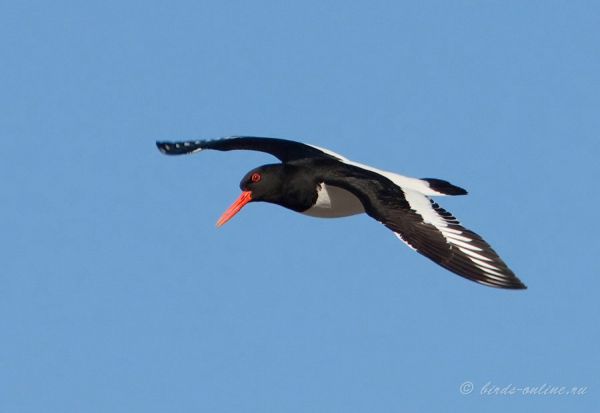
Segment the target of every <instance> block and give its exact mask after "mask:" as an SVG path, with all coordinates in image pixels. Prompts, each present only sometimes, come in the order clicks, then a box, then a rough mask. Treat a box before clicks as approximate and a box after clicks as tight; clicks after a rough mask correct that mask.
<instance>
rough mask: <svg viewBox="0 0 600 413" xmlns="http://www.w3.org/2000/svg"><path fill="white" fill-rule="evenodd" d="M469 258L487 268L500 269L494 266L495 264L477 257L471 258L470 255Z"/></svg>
mask: <svg viewBox="0 0 600 413" xmlns="http://www.w3.org/2000/svg"><path fill="white" fill-rule="evenodd" d="M469 259H470V260H471V261H473V262H474V263H475V264H477V266H478V267H485V268H488V269H490V270H494V271H498V268H496V267H494V266H493V265H490V264H488V263H487V262H484V261H481V260H478V259H477V258H471V257H469Z"/></svg>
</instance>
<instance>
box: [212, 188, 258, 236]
mask: <svg viewBox="0 0 600 413" xmlns="http://www.w3.org/2000/svg"><path fill="white" fill-rule="evenodd" d="M251 200H252V192H250V191H244V192H242V195H240V197H239V198H238V199H237V200H236V201H235V202H234V203H233V205H231V206H230V207H229V209H228V210H227V211H225V212H224V213H223V215H221V218H219V220H218V221H217V227H220V226H221V225H223V224H225V223H226V222H227V221H229V220H230V219H231V218H233V216H234V215H235V214H237V213H238V212H240V209H242V208H243V207H244V205H246V204H247V203H248V202H250V201H251Z"/></svg>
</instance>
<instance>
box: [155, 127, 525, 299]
mask: <svg viewBox="0 0 600 413" xmlns="http://www.w3.org/2000/svg"><path fill="white" fill-rule="evenodd" d="M156 146H157V147H158V149H159V150H160V151H161V152H162V153H164V154H167V155H182V154H192V153H196V152H200V151H202V150H205V149H214V150H218V151H230V150H238V149H244V150H252V151H260V152H266V153H269V154H271V155H273V156H275V157H276V158H278V159H279V160H280V161H281V162H280V163H275V164H268V165H263V166H259V167H258V168H255V169H253V170H251V171H250V172H248V173H247V174H246V175H245V176H244V177H243V178H242V181H241V182H240V188H241V189H242V194H241V195H240V196H239V198H238V199H237V200H236V201H235V202H234V203H233V205H231V207H230V208H229V209H227V211H225V213H224V214H223V215H222V216H221V218H220V219H219V220H218V221H217V226H221V225H223V224H225V223H226V222H227V221H229V220H230V219H231V218H232V217H233V216H234V215H235V214H237V213H238V212H239V211H240V210H241V209H242V208H243V207H244V205H246V204H247V203H249V202H258V201H262V202H270V203H273V204H277V205H281V206H283V207H285V208H288V209H291V210H293V211H296V212H299V213H302V214H305V215H309V216H313V217H322V218H337V217H345V216H350V215H355V214H360V213H363V212H364V213H366V214H367V215H369V216H370V217H372V218H373V219H375V220H377V221H379V222H381V223H382V224H383V225H385V226H386V227H388V228H389V229H390V230H392V231H393V232H394V234H395V235H396V236H397V237H398V238H399V239H400V240H402V241H403V242H404V243H406V244H407V245H408V246H409V247H410V248H412V249H413V250H415V251H417V252H418V253H420V254H422V255H424V256H426V257H427V258H429V259H431V260H432V261H434V262H436V263H437V264H439V265H441V266H442V267H444V268H446V269H448V270H450V271H452V272H454V273H456V274H458V275H460V276H462V277H464V278H467V279H469V280H471V281H475V282H477V283H479V284H483V285H487V286H490V287H498V288H507V289H524V288H527V287H526V286H525V285H524V284H523V283H522V282H521V281H520V280H519V279H518V278H517V277H516V276H515V274H514V273H513V272H512V271H511V270H510V269H509V268H508V266H507V265H506V264H505V263H504V261H502V259H501V258H500V257H499V256H498V254H496V252H495V251H494V250H493V249H492V248H491V247H490V245H489V244H488V243H487V242H485V241H484V240H483V239H482V238H481V237H480V236H479V235H477V234H476V233H474V232H473V231H470V230H468V229H466V228H464V227H463V226H462V225H460V223H459V222H458V220H457V219H456V218H455V217H454V216H453V215H452V214H451V213H449V212H448V211H446V210H444V209H442V208H441V207H440V206H439V205H438V204H437V203H436V202H434V201H432V200H431V199H430V197H432V196H444V195H465V194H466V193H467V191H465V190H464V189H462V188H460V187H458V186H455V185H452V184H451V183H449V182H447V181H444V180H441V179H433V178H423V179H417V178H410V177H406V176H402V175H398V174H395V173H392V172H386V171H382V170H380V169H376V168H373V167H371V166H367V165H363V164H360V163H357V162H353V161H351V160H349V159H347V158H345V157H343V156H341V155H339V154H337V153H334V152H332V151H330V150H327V149H324V148H320V147H318V146H314V145H308V144H304V143H301V142H296V141H291V140H286V139H275V138H260V137H250V136H233V137H228V138H224V139H215V140H193V141H180V142H156Z"/></svg>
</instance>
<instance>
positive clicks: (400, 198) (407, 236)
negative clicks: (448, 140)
mask: <svg viewBox="0 0 600 413" xmlns="http://www.w3.org/2000/svg"><path fill="white" fill-rule="evenodd" d="M324 181H325V182H326V183H327V184H331V185H336V186H340V187H342V188H344V189H346V190H348V191H350V192H352V193H353V194H354V195H356V196H357V197H358V198H359V199H360V201H361V202H362V203H363V206H364V208H365V212H366V213H367V214H368V215H369V216H371V217H372V218H374V219H376V220H377V221H379V222H381V223H383V224H384V225H385V226H386V227H388V228H389V229H391V230H392V231H393V232H394V233H395V234H396V236H397V237H398V238H400V239H401V240H402V241H404V242H405V243H406V244H407V245H408V246H409V247H411V248H412V249H413V250H415V251H417V252H418V253H420V254H422V255H424V256H426V257H427V258H429V259H431V260H432V261H434V262H436V263H437V264H439V265H441V266H442V267H444V268H446V269H448V270H450V271H452V272H454V273H456V274H458V275H460V276H462V277H465V278H467V279H469V280H472V281H475V282H477V283H480V284H484V285H488V286H491V287H498V288H509V289H523V288H527V287H526V286H525V285H524V284H523V283H522V282H521V281H520V280H519V279H518V278H517V277H516V276H515V274H514V273H513V272H512V271H511V270H510V269H509V268H508V266H507V265H506V264H505V263H504V261H502V259H501V258H500V257H499V256H498V254H497V253H496V252H495V251H494V250H493V249H492V247H490V245H489V244H488V243H487V242H485V241H484V240H483V239H482V238H481V237H480V236H479V235H477V234H476V233H474V232H473V231H470V230H468V229H466V228H465V227H463V226H461V225H460V223H459V222H458V220H457V219H456V218H455V217H454V216H452V214H450V213H449V212H447V211H446V210H444V209H442V208H441V207H440V206H439V205H438V204H436V203H434V202H433V201H431V200H430V199H429V198H428V197H427V196H425V195H423V194H422V193H419V192H417V191H414V190H411V189H405V188H401V187H399V186H398V185H396V184H394V183H393V182H391V181H390V180H389V179H387V178H386V177H383V176H381V175H377V174H375V173H373V174H371V173H369V174H365V173H364V171H360V170H358V169H349V168H346V170H345V171H335V172H334V173H333V174H332V176H330V177H325V179H324Z"/></svg>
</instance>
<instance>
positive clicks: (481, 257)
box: [458, 247, 491, 261]
mask: <svg viewBox="0 0 600 413" xmlns="http://www.w3.org/2000/svg"><path fill="white" fill-rule="evenodd" d="M458 249H459V250H461V251H462V252H464V253H465V254H467V255H470V256H471V257H473V258H477V259H479V260H481V261H491V259H489V258H488V257H484V256H483V255H481V254H477V253H476V252H473V251H471V250H468V249H465V248H461V247H458ZM471 257H469V258H471Z"/></svg>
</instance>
